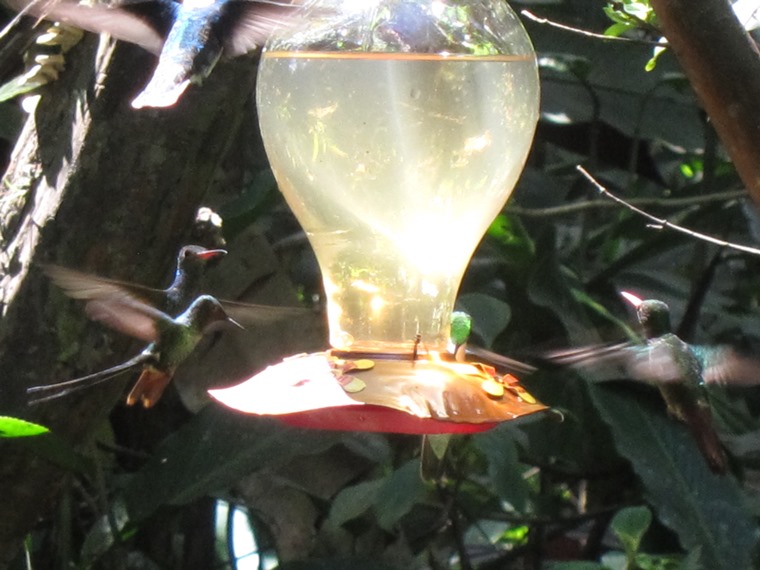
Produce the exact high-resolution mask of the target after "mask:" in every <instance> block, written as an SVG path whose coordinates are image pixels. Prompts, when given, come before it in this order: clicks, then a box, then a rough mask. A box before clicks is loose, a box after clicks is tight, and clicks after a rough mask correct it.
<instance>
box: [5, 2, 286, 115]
mask: <svg viewBox="0 0 760 570" xmlns="http://www.w3.org/2000/svg"><path fill="white" fill-rule="evenodd" d="M8 3H9V5H10V6H11V7H12V8H14V9H16V10H18V11H20V12H23V13H27V14H31V15H33V16H37V17H38V18H40V19H46V20H52V21H58V22H63V23H65V24H69V25H71V26H73V27H76V28H81V29H83V30H87V31H90V32H95V33H108V34H110V35H112V36H113V37H115V38H116V39H119V40H124V41H127V42H130V43H133V44H137V45H139V46H140V47H142V48H143V49H145V50H147V51H149V52H151V53H153V54H155V55H157V56H158V64H157V66H156V69H155V71H154V72H153V76H152V78H151V79H150V81H149V83H148V85H147V86H146V87H145V88H144V89H143V90H142V91H141V92H140V93H139V94H138V95H137V97H136V98H135V99H134V100H133V101H132V107H133V108H135V109H141V108H143V107H170V106H172V105H174V104H175V103H176V102H177V101H178V100H179V98H180V97H181V96H182V94H183V93H184V92H185V90H186V89H187V87H188V86H189V85H190V83H200V82H202V80H203V79H205V78H206V77H208V75H209V74H210V73H211V71H212V69H213V68H214V66H215V65H216V63H217V62H218V61H219V59H220V58H221V57H222V56H224V57H228V58H234V57H236V56H239V55H243V54H245V53H247V52H249V51H252V50H253V49H255V48H256V47H258V46H260V45H262V44H263V43H264V41H265V40H266V39H267V37H268V35H269V34H270V33H271V32H272V31H273V30H274V29H275V28H277V27H279V26H281V25H284V24H285V23H286V22H287V21H288V20H292V17H293V13H294V12H295V8H296V7H297V6H296V5H295V4H290V3H287V2H277V1H275V0H184V1H183V2H178V1H175V0H122V1H121V2H118V3H116V4H104V3H95V4H89V5H87V4H80V3H78V2H77V1H76V0H48V1H44V0H31V1H30V0H8Z"/></svg>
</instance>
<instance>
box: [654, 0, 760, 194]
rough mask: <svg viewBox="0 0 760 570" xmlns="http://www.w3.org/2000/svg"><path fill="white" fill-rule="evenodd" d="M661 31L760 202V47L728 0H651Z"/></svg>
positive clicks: (738, 168) (749, 190) (750, 191)
mask: <svg viewBox="0 0 760 570" xmlns="http://www.w3.org/2000/svg"><path fill="white" fill-rule="evenodd" d="M652 8H654V11H655V13H656V14H657V18H658V19H659V21H660V25H661V27H662V32H663V33H664V34H665V37H666V38H667V39H668V43H669V44H670V46H671V47H672V49H673V51H674V53H675V54H676V57H677V58H678V61H679V62H680V63H681V66H682V67H683V69H684V71H685V72H686V76H687V77H688V79H689V83H691V86H692V87H693V88H694V91H695V92H696V94H697V96H698V97H699V100H700V101H701V102H702V105H703V107H704V108H705V111H707V114H708V115H709V116H710V120H711V121H712V123H713V125H715V130H716V131H717V133H718V136H720V138H721V140H722V141H723V144H724V145H725V147H726V150H727V151H728V154H729V155H730V156H731V160H732V161H733V163H734V166H735V167H736V170H737V171H738V173H739V176H740V177H741V179H742V181H743V182H744V184H745V185H746V186H747V190H748V192H749V194H750V196H751V197H752V199H753V201H754V202H755V205H757V206H760V161H759V160H758V159H757V157H758V155H759V154H760V108H759V107H758V104H757V102H758V101H760V53H759V52H758V49H757V46H756V45H755V43H754V42H753V41H752V39H751V38H750V37H749V35H748V34H747V33H746V32H745V31H744V29H743V28H742V27H741V25H740V23H739V21H738V20H737V19H736V16H735V15H734V12H733V10H732V8H731V4H730V3H729V2H728V0H652Z"/></svg>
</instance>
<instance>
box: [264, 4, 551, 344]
mask: <svg viewBox="0 0 760 570" xmlns="http://www.w3.org/2000/svg"><path fill="white" fill-rule="evenodd" d="M481 4H482V5H481ZM315 9H316V12H315V13H314V15H311V14H309V15H308V16H307V20H308V22H309V24H308V25H307V27H306V28H305V29H304V30H298V29H297V30H296V31H295V32H292V33H291V32H290V31H289V32H288V35H287V36H284V37H282V38H278V37H275V38H273V39H272V40H270V43H269V44H268V45H267V49H266V51H265V53H264V56H263V58H262V61H261V63H260V71H259V80H258V108H259V117H260V123H261V129H262V134H263V137H264V142H265V145H266V149H267V155H268V157H269V160H270V163H271V165H272V168H273V170H274V173H275V176H276V178H277V181H278V184H279V186H280V189H281V190H282V192H283V194H284V195H285V198H286V200H287V202H288V204H289V205H290V207H291V208H292V209H293V211H294V213H295V215H296V216H297V217H298V219H299V221H300V222H301V225H302V226H303V228H304V230H305V231H306V233H307V235H308V237H309V240H310V242H311V244H312V246H313V248H314V250H315V252H316V255H317V258H318V260H319V264H320V268H321V270H322V273H323V277H324V279H325V283H326V294H327V304H328V318H329V325H330V343H331V344H332V346H333V347H335V348H338V349H341V350H351V351H365V352H409V351H411V349H412V345H413V342H414V339H415V338H416V335H418V334H419V335H421V336H422V339H423V340H424V342H425V343H426V345H427V346H428V347H429V348H430V349H431V350H444V349H445V347H446V341H447V336H448V333H447V327H448V322H449V318H450V313H451V311H452V309H453V305H454V300H455V297H456V294H457V291H458V289H459V283H460V281H461V279H462V276H463V274H464V270H465V268H466V267H467V264H468V262H469V260H470V257H471V256H472V253H473V251H474V249H475V247H476V246H477V244H478V243H479V241H480V240H481V238H482V236H483V234H484V233H485V230H486V229H487V227H488V225H489V224H490V223H491V221H492V220H493V218H494V217H495V216H496V214H497V213H498V212H499V211H500V210H501V208H502V207H503V206H504V203H505V202H506V200H507V198H508V197H509V195H510V193H511V192H512V189H513V187H514V185H515V183H516V181H517V178H518V176H519V174H520V171H521V170H522V166H523V163H524V161H525V158H526V156H527V153H528V149H529V147H530V144H531V141H532V138H533V132H534V128H535V124H536V120H537V117H538V78H537V72H536V63H535V56H534V54H533V51H532V48H531V45H530V42H529V40H528V38H527V35H526V34H525V32H524V30H523V29H522V27H521V25H520V23H519V21H518V20H517V18H516V17H515V16H514V14H512V13H511V12H510V11H508V8H507V7H506V6H505V5H504V4H503V3H502V2H495V1H493V2H483V3H469V4H467V3H462V5H461V6H457V5H456V3H445V2H425V1H415V2H412V1H409V0H407V1H400V2H399V1H394V2H384V1H378V0H374V1H368V2H362V3H357V2H350V3H345V2H320V3H319V7H318V9H317V8H316V5H315ZM331 10H332V11H331ZM325 13H328V14H330V16H329V17H328V16H325V15H324V14H325ZM480 17H482V18H484V19H485V20H484V21H478V20H477V18H480ZM471 18H472V19H471ZM483 24H485V25H483ZM328 284H329V285H328Z"/></svg>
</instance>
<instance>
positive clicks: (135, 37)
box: [7, 0, 173, 54]
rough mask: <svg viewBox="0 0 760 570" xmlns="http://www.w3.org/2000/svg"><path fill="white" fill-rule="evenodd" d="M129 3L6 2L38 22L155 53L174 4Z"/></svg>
mask: <svg viewBox="0 0 760 570" xmlns="http://www.w3.org/2000/svg"><path fill="white" fill-rule="evenodd" d="M167 1H169V0H162V2H161V3H157V2H155V1H152V2H147V1H144V2H134V1H133V2H129V3H128V4H127V5H126V6H125V7H124V8H122V7H121V6H119V5H113V6H106V5H104V4H97V5H93V6H87V5H84V4H79V3H77V2H75V1H73V0H51V1H48V2H29V0H7V2H8V5H9V6H10V7H11V8H13V9H14V10H18V11H24V12H25V13H27V14H30V15H33V16H36V17H38V18H41V19H45V20H51V21H56V22H63V23H64V24H69V25H71V26H74V27H76V28H81V29H83V30H87V31H90V32H94V33H108V34H111V35H112V36H113V37H115V38H117V39H119V40H124V41H128V42H131V43H134V44H137V45H139V46H141V47H142V48H144V49H146V50H148V51H150V52H152V53H155V54H158V53H160V51H161V46H163V44H164V38H165V34H163V33H162V32H163V30H168V28H169V27H171V24H172V22H173V15H172V9H171V6H170V4H173V2H169V4H167V3H166V2H167Z"/></svg>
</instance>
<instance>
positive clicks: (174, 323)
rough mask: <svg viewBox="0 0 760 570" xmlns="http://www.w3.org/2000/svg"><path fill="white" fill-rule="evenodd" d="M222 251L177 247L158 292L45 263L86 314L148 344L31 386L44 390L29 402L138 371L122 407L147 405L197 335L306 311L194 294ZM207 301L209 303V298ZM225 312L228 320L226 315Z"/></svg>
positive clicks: (36, 391) (32, 390) (157, 396)
mask: <svg viewBox="0 0 760 570" xmlns="http://www.w3.org/2000/svg"><path fill="white" fill-rule="evenodd" d="M226 253H227V252H226V251H225V250H222V249H205V248H203V247H201V246H198V245H187V246H184V247H183V248H182V249H181V250H180V252H179V255H178V256H177V268H176V271H175V275H174V280H173V281H172V284H171V285H170V286H169V287H168V288H166V289H152V288H150V287H145V286H143V285H137V284H134V283H129V282H125V281H117V280H115V279H107V278H104V277H99V276H96V275H90V274H87V273H82V272H80V271H75V270H72V269H67V268H64V267H59V266H52V265H50V266H46V267H45V272H46V273H47V275H48V276H49V277H50V278H51V279H52V280H53V282H54V283H56V284H57V285H58V286H59V287H61V288H62V289H63V290H64V292H65V293H66V294H67V295H68V296H70V297H72V298H74V299H78V300H82V301H86V304H85V312H86V313H87V315H88V316H89V317H90V318H91V319H93V320H95V321H99V322H101V323H103V324H105V325H106V326H108V327H110V328H112V329H114V330H117V331H119V332H122V333H124V334H128V335H130V336H132V337H134V338H137V339H140V340H144V341H146V342H150V343H151V344H150V345H149V346H148V347H147V348H146V349H145V350H144V351H143V352H142V353H141V354H139V355H137V356H136V357H134V358H132V359H129V360H127V361H126V362H124V363H122V364H119V365H116V366H114V367H112V368H108V369H106V370H103V371H101V372H97V373H95V374H90V375H87V376H84V377H81V378H76V379H74V380H69V381H67V382H60V383H57V384H51V385H47V386H35V387H33V388H30V389H29V390H27V392H28V393H30V394H44V395H43V396H41V397H39V398H36V399H34V400H32V402H33V403H36V402H41V401H47V400H51V399H54V398H57V397H59V396H64V395H66V394H69V393H71V392H74V391H77V390H80V389H83V388H87V387H90V386H93V385H95V384H99V383H100V382H104V381H106V380H108V379H110V378H113V377H114V376H116V375H119V374H122V373H124V372H127V371H129V370H135V369H140V368H142V372H141V374H140V377H139V378H138V380H137V382H136V383H135V385H134V387H133V388H132V390H131V391H130V393H129V395H128V396H127V404H128V405H132V404H134V403H136V402H138V401H139V402H141V403H142V404H143V406H145V407H150V406H152V405H153V404H155V403H156V402H157V401H158V400H159V399H160V397H161V395H162V394H163V392H164V390H165V389H166V386H167V385H168V384H169V382H171V379H172V377H173V376H174V372H175V370H176V368H177V367H178V366H179V364H181V363H182V362H183V361H184V360H185V359H186V358H187V357H188V356H189V355H190V353H191V352H192V351H193V349H194V348H195V346H196V345H197V344H198V342H200V340H201V338H203V336H204V335H205V334H207V333H209V332H212V331H215V330H218V329H219V325H224V324H225V323H228V324H233V325H236V326H238V327H240V328H243V327H242V325H240V324H239V323H238V320H241V321H243V322H244V323H246V324H249V323H250V324H261V323H269V322H273V321H277V320H281V319H284V318H298V317H301V316H303V315H304V314H306V313H308V312H309V311H308V309H301V308H295V307H271V306H267V305H253V304H248V303H236V302H231V301H219V300H217V299H215V298H213V297H209V296H201V297H198V294H199V291H200V288H201V278H202V275H203V270H204V269H205V267H206V265H207V263H208V262H210V261H211V260H213V259H218V258H219V257H221V256H222V255H225V254H226ZM212 301H213V302H212ZM230 313H232V314H233V316H234V317H236V318H235V319H233V318H232V317H230V316H229V314H230Z"/></svg>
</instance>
